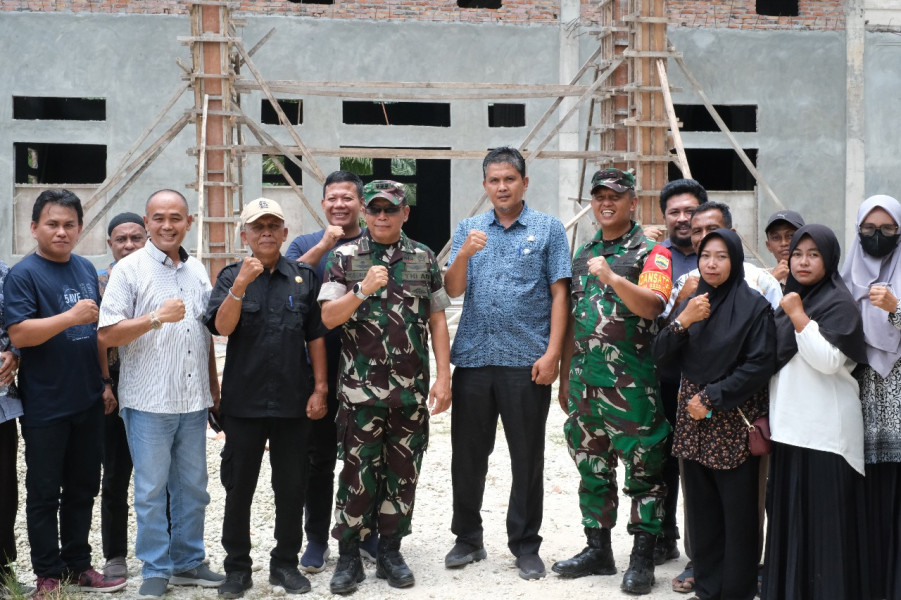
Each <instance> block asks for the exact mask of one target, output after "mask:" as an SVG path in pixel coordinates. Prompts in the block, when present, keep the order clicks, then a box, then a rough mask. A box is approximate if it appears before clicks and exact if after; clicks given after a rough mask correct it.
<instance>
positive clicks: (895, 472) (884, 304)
mask: <svg viewBox="0 0 901 600" xmlns="http://www.w3.org/2000/svg"><path fill="white" fill-rule="evenodd" d="M899 225H901V204H899V202H898V201H897V200H896V199H894V198H892V197H891V196H871V197H870V198H867V200H866V201H865V202H864V203H863V204H861V205H860V209H858V211H857V228H858V238H857V243H853V244H852V245H851V248H850V251H849V252H848V258H847V260H846V261H845V264H844V266H843V267H842V271H841V274H842V279H843V280H844V281H845V284H846V285H847V286H848V289H849V290H850V291H851V295H852V296H853V297H854V300H855V301H856V302H857V305H858V307H859V308H860V312H861V315H862V317H863V330H864V337H865V340H866V353H867V363H868V364H867V365H861V367H859V368H858V369H857V371H856V372H855V376H856V377H857V379H858V382H859V383H860V399H861V403H862V404H863V417H864V460H865V462H866V466H865V471H866V480H865V481H866V496H867V522H868V523H867V529H868V536H869V548H870V551H869V563H870V565H871V566H870V585H871V589H872V594H871V598H889V599H896V600H897V599H901V527H899V525H898V524H899V523H901V360H899V359H901V303H899V302H898V294H899V292H901V250H898V248H897V246H898V238H899Z"/></svg>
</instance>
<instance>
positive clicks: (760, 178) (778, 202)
mask: <svg viewBox="0 0 901 600" xmlns="http://www.w3.org/2000/svg"><path fill="white" fill-rule="evenodd" d="M674 60H675V61H676V64H677V65H679V68H680V69H681V70H682V74H683V75H685V78H686V79H687V80H688V83H690V84H691V87H692V88H693V89H694V91H695V93H697V94H698V96H699V97H700V98H701V102H703V103H704V107H705V108H706V109H707V112H708V113H710V116H711V117H712V118H713V120H714V121H715V122H716V125H717V127H719V128H720V131H722V132H723V134H724V135H725V136H726V138H727V139H728V140H729V144H731V145H732V149H733V150H735V152H736V153H737V154H738V158H739V159H741V162H742V163H743V164H744V165H745V167H746V168H747V169H748V171H749V172H750V173H751V175H752V176H753V177H754V179H755V180H756V181H757V183H758V184H759V185H760V187H761V188H762V189H763V191H764V192H765V193H766V194H767V196H769V197H770V199H771V200H772V201H773V202H774V203H775V204H776V206H777V207H778V208H779V209H780V210H785V205H784V204H782V201H781V200H779V198H778V197H777V196H776V192H774V191H773V189H772V188H771V187H770V186H769V184H768V183H767V182H766V180H764V178H763V175H761V174H760V172H759V171H758V170H757V168H756V167H755V166H754V163H752V162H751V159H750V158H748V155H747V154H745V151H744V149H743V148H742V147H741V145H740V144H739V143H738V140H736V139H735V136H734V135H732V132H731V131H730V130H729V127H727V126H726V123H725V121H723V119H722V118H721V117H720V115H719V113H718V112H716V109H715V108H714V107H713V103H711V102H710V99H708V98H707V94H706V93H704V88H702V87H701V84H700V83H698V80H697V79H695V78H694V75H692V74H691V72H690V71H689V70H688V67H686V66H685V62H683V60H682V59H681V58H675V59H674Z"/></svg>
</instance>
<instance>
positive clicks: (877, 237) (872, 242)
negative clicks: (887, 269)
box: [858, 229, 901, 258]
mask: <svg viewBox="0 0 901 600" xmlns="http://www.w3.org/2000/svg"><path fill="white" fill-rule="evenodd" d="M858 237H859V238H860V246H861V248H863V251H864V252H866V253H867V254H869V255H870V256H873V257H875V258H882V257H883V256H888V255H889V254H891V253H892V251H893V250H894V249H895V248H896V247H897V246H898V238H899V237H901V233H896V234H895V235H885V234H884V233H882V232H881V231H879V230H878V229H877V230H876V232H875V233H874V234H873V235H869V236H867V235H861V234H858Z"/></svg>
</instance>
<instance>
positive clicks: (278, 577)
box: [269, 566, 310, 594]
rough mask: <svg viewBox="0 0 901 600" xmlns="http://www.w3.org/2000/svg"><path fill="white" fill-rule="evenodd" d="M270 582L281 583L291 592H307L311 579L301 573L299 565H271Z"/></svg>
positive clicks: (273, 583)
mask: <svg viewBox="0 0 901 600" xmlns="http://www.w3.org/2000/svg"><path fill="white" fill-rule="evenodd" d="M269 583H271V584H272V585H280V586H282V587H283V588H285V591H286V592H288V593H289V594H306V593H307V592H309V591H310V580H309V579H307V578H306V577H304V576H303V575H301V574H300V571H298V570H297V567H273V566H270V567H269Z"/></svg>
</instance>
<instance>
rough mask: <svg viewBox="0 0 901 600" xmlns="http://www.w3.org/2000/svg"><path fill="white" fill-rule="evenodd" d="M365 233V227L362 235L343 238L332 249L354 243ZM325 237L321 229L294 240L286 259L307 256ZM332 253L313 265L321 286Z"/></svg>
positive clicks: (327, 253)
mask: <svg viewBox="0 0 901 600" xmlns="http://www.w3.org/2000/svg"><path fill="white" fill-rule="evenodd" d="M364 233H366V228H365V227H364V228H363V229H362V230H361V231H360V235H355V236H353V237H349V238H341V239H340V240H338V242H337V243H336V244H335V247H334V248H332V250H334V249H335V248H337V247H338V246H341V245H343V244H346V243H347V242H352V241H354V240H356V239H359V238H360V237H361V236H362V235H363V234H364ZM324 235H325V229H320V230H319V231H317V232H316V233H307V234H304V235H299V236H297V237H296V238H294V241H293V242H291V244H290V245H289V246H288V251H287V252H285V258H287V259H288V260H297V259H298V258H300V257H301V256H303V255H304V254H306V253H307V252H309V251H310V250H312V248H313V246H315V245H316V244H318V243H319V240H321V239H322V236H324ZM330 253H331V250H329V251H328V252H326V253H325V254H324V255H323V256H322V259H320V261H319V264H318V265H311V266H312V267H313V269H315V270H316V277H318V278H319V283H320V284H321V283H322V278H323V276H324V274H325V263H326V261H328V255H329V254H330Z"/></svg>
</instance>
